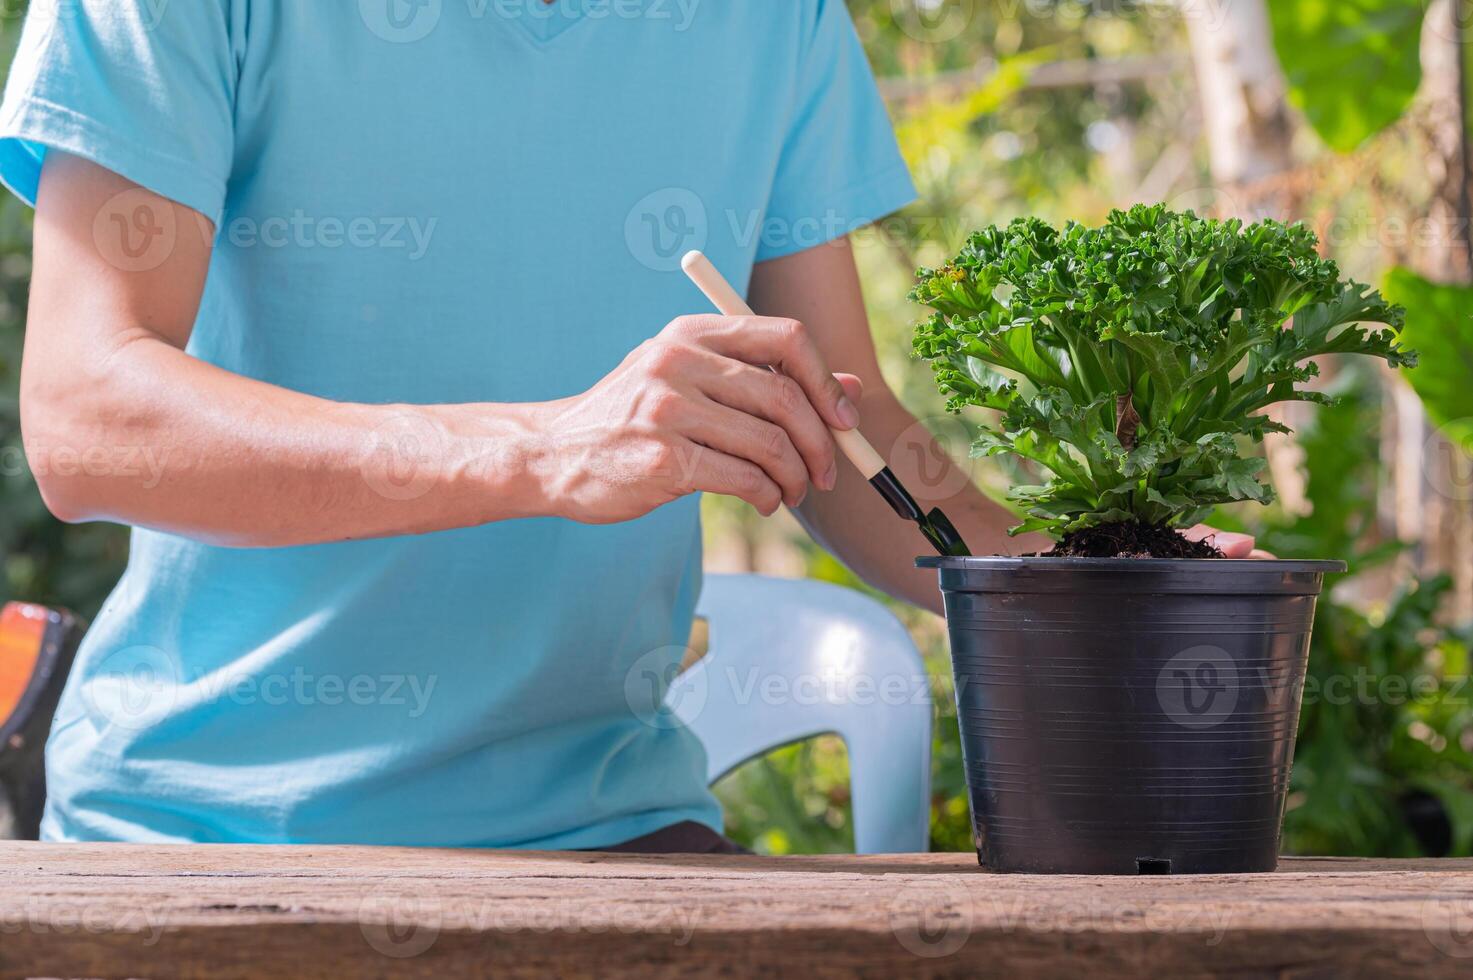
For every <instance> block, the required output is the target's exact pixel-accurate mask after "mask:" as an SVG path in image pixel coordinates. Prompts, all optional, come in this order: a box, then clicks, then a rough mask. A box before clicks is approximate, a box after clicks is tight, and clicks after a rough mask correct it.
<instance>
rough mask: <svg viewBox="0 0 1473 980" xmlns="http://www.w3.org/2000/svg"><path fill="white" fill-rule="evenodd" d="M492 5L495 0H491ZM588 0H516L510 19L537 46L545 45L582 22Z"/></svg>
mask: <svg viewBox="0 0 1473 980" xmlns="http://www.w3.org/2000/svg"><path fill="white" fill-rule="evenodd" d="M492 2H493V3H494V2H495V0H492ZM587 2H588V0H551V2H547V0H517V3H516V5H515V6H513V7H512V8H511V9H512V10H513V11H515V16H514V17H513V18H512V19H513V20H515V21H516V22H517V23H518V25H520V26H521V28H522V29H523V30H525V31H526V32H527V34H528V35H530V36H531V38H532V40H534V41H536V42H537V43H538V44H547V43H549V42H551V41H553V40H555V39H556V38H557V37H559V36H560V35H561V34H562V33H563V32H564V31H566V30H568V28H570V27H572V26H573V25H574V24H577V23H578V22H579V21H581V20H583V19H584V17H583V13H584V10H583V8H584V7H585V6H586V5H587Z"/></svg>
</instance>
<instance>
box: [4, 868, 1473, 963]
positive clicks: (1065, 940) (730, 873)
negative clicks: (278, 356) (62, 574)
mask: <svg viewBox="0 0 1473 980" xmlns="http://www.w3.org/2000/svg"><path fill="white" fill-rule="evenodd" d="M759 971H761V972H769V973H770V972H778V971H780V972H784V973H793V974H803V975H808V976H829V975H834V976H838V975H844V974H851V973H857V974H863V975H869V976H875V977H890V976H895V975H897V974H907V975H910V974H916V975H926V976H932V975H958V976H960V975H971V976H978V975H986V976H999V975H1001V976H1045V975H1068V976H1086V977H1089V978H1090V980H1098V978H1102V977H1108V976H1161V977H1176V976H1226V975H1232V976H1234V977H1253V976H1293V977H1340V976H1375V977H1396V976H1416V977H1460V978H1465V980H1466V978H1470V977H1473V861H1468V860H1460V861H1357V860H1348V859H1336V860H1330V859H1326V860H1308V859H1299V860H1286V861H1284V863H1283V866H1282V867H1281V869H1280V870H1279V872H1278V873H1276V874H1268V875H1240V876H1211V877H1206V876H1204V877H1136V878H1082V877H1036V876H1025V875H994V874H987V873H984V872H982V871H980V870H978V868H977V866H976V863H975V861H974V859H973V857H972V856H971V855H967V854H929V855H904V856H894V857H847V856H846V857H794V858H756V857H749V858H743V857H681V856H672V857H658V858H650V857H633V856H615V855H588V854H538V853H521V854H517V853H496V852H480V851H430V850H410V849H392V848H386V849H378V848H347V847H235V846H228V847H227V846H190V847H183V846H175V847H149V846H134V845H62V844H35V843H26V844H10V843H7V844H0V973H3V975H4V976H5V977H12V976H39V977H175V976H185V977H193V976H198V977H338V976H348V975H352V976H390V975H396V976H415V977H421V976H422V977H459V976H497V977H505V976H533V975H538V976H592V975H595V974H596V975H600V976H606V975H615V974H621V973H630V974H632V973H637V974H639V975H641V976H650V975H659V974H677V973H678V974H683V975H713V974H721V975H727V976H730V975H740V974H747V973H755V972H759Z"/></svg>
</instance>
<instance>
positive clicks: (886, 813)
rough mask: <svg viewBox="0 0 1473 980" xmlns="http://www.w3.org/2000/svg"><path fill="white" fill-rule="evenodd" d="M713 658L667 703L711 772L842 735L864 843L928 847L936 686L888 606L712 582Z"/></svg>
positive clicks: (751, 578)
mask: <svg viewBox="0 0 1473 980" xmlns="http://www.w3.org/2000/svg"><path fill="white" fill-rule="evenodd" d="M697 611H698V614H699V615H700V616H702V617H703V618H705V619H706V620H707V621H708V622H709V624H710V647H711V648H710V652H709V653H708V654H707V655H706V656H705V657H704V658H702V659H701V660H700V661H698V662H697V663H696V664H695V665H694V666H692V667H691V668H690V669H689V670H687V671H686V672H685V673H684V674H682V675H681V676H680V677H679V678H677V679H676V680H675V682H674V683H673V684H672V685H671V688H670V692H669V694H668V695H667V699H666V706H667V707H668V708H669V710H670V711H671V712H672V713H673V714H674V715H675V716H676V717H678V718H679V719H680V720H681V721H682V722H683V723H685V724H686V725H687V726H689V727H690V729H691V730H692V731H693V732H694V733H695V734H696V735H697V737H699V738H700V739H701V741H702V742H703V743H704V745H705V747H706V754H707V758H708V766H707V775H708V777H709V778H710V780H711V781H712V782H715V781H716V780H717V779H718V778H720V777H721V776H722V775H724V774H725V773H727V772H729V771H731V770H732V769H734V768H736V767H737V766H739V765H741V764H742V763H743V762H746V761H747V760H748V759H753V758H756V757H757V756H760V755H763V754H764V753H766V752H769V751H771V750H772V749H775V748H778V747H780V746H783V745H787V744H789V743H792V742H797V741H802V740H803V739H806V738H811V737H813V736H815V735H823V734H830V733H832V734H835V735H838V736H839V737H840V738H842V739H843V740H844V743H845V746H846V747H847V749H848V752H849V780H850V796H851V798H852V800H853V808H854V848H855V851H856V852H858V853H860V854H882V853H905V852H917V851H924V850H926V845H927V841H928V840H929V823H930V790H931V720H932V719H931V689H930V680H929V676H928V675H927V673H926V667H925V664H924V662H923V661H922V660H921V656H920V653H919V652H918V651H917V650H916V647H915V644H914V643H913V642H912V641H911V638H910V634H909V633H907V632H906V630H905V628H904V627H903V626H901V625H900V623H899V622H898V621H897V620H896V619H895V617H894V616H892V615H890V613H889V611H888V610H886V609H885V607H884V606H882V605H880V604H879V603H878V602H876V601H875V600H873V599H870V598H868V597H866V596H864V595H861V594H860V593H858V592H855V591H853V590H851V589H845V588H840V587H838V586H834V585H829V584H827V583H823V582H814V581H804V580H789V579H773V578H764V577H762V576H756V575H710V576H707V577H706V583H705V589H704V591H703V592H702V594H701V601H700V605H699V608H698V610H697Z"/></svg>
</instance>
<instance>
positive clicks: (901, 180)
mask: <svg viewBox="0 0 1473 980" xmlns="http://www.w3.org/2000/svg"><path fill="white" fill-rule="evenodd" d="M811 7H812V9H813V12H812V13H811V14H810V15H809V17H810V18H811V23H810V24H809V25H807V34H808V36H807V38H806V39H805V44H804V46H803V61H802V65H801V69H800V71H799V74H798V90H797V93H796V98H795V102H794V105H793V112H792V116H791V121H790V123H789V129H788V135H787V139H786V142H785V143H784V146H783V151H782V156H781V158H780V160H779V162H778V168H777V173H776V176H775V178H774V181H773V187H772V194H771V196H770V198H769V200H768V206H767V221H766V222H765V224H764V234H763V240H762V243H761V245H760V246H759V248H758V251H757V261H759V262H761V261H765V260H767V259H775V258H780V257H782V256H784V255H789V254H792V253H794V252H800V251H803V250H804V249H807V248H812V247H813V246H815V245H822V244H823V243H825V242H828V241H831V240H833V239H835V238H839V237H840V236H842V235H846V234H848V233H849V232H851V231H853V230H854V229H856V228H860V227H862V226H864V225H867V224H869V223H870V222H872V221H875V220H877V219H879V218H882V217H884V216H885V215H887V214H890V213H892V212H894V211H898V210H899V209H900V208H902V207H904V206H905V205H907V204H909V203H911V202H912V201H914V200H915V199H916V191H915V185H914V184H912V183H911V179H910V172H909V171H908V170H907V169H906V166H905V160H904V159H903V158H902V157H901V155H900V147H899V146H898V145H897V144H896V141H895V131H894V128H893V127H892V126H891V124H890V117H889V115H888V114H887V113H886V111H885V104H884V102H883V101H882V100H881V98H880V92H879V87H878V86H877V85H876V84H875V77H874V74H873V73H872V72H871V71H870V66H869V62H868V60H867V59H866V58H865V54H864V48H863V46H862V45H861V44H860V42H859V35H858V33H857V32H856V31H855V29H854V22H853V20H851V19H850V16H849V11H848V8H847V7H846V6H845V5H844V3H843V0H815V2H814V3H813V4H812V5H811Z"/></svg>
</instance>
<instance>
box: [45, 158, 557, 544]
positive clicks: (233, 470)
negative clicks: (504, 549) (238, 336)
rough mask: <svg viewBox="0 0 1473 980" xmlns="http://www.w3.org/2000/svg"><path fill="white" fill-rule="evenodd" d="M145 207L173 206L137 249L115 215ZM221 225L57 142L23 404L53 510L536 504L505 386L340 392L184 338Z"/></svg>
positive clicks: (267, 531) (352, 527) (152, 516)
mask: <svg viewBox="0 0 1473 980" xmlns="http://www.w3.org/2000/svg"><path fill="white" fill-rule="evenodd" d="M119 195H122V196H119ZM140 208H145V209H148V210H146V211H144V212H142V213H141V214H140V213H139V209H140ZM99 216H100V217H99ZM135 217H138V218H141V219H142V220H143V221H144V222H145V223H149V222H152V223H154V224H155V225H156V226H157V227H160V228H164V229H169V228H170V226H172V231H171V232H170V233H169V234H168V235H167V236H166V238H165V241H164V243H163V244H156V247H158V248H160V249H161V251H160V252H159V253H158V254H155V255H152V256H145V257H144V259H143V261H141V262H132V261H130V260H129V258H128V257H127V256H126V255H125V254H123V253H122V252H121V251H120V250H119V249H117V248H115V247H114V245H113V242H114V241H115V239H114V238H112V237H110V236H111V235H112V234H113V232H114V230H115V229H114V222H121V223H122V224H123V225H124V226H126V227H127V228H129V229H132V228H134V227H135V226H134V221H135ZM94 228H95V229H96V233H94ZM119 230H121V229H119ZM168 237H172V244H168V242H167V238H168ZM212 238H213V228H211V227H210V224H209V222H208V221H207V220H206V219H204V218H203V217H202V216H200V215H199V214H198V213H196V212H194V211H192V210H190V209H188V208H185V207H183V206H181V205H177V204H174V203H172V202H170V201H167V200H165V199H163V198H160V197H157V196H156V195H151V194H148V193H147V192H145V191H143V190H141V189H139V188H137V187H136V186H135V185H133V184H130V183H129V182H127V181H126V180H124V179H123V178H121V177H119V176H117V175H116V174H113V173H112V172H110V171H108V170H105V169H102V168H100V167H97V166H95V165H93V164H90V163H88V162H85V161H82V160H80V159H78V158H75V157H69V156H65V155H62V154H52V155H50V156H48V159H47V162H46V166H45V169H44V171H43V174H42V180H41V187H40V191H39V194H38V201H37V208H36V230H35V271H34V274H33V276H32V284H31V302H30V313H29V319H28V323H29V325H28V329H27V331H26V343H25V357H24V363H23V368H22V375H21V419H22V426H23V430H24V435H25V443H26V451H27V455H28V457H29V458H30V461H31V466H32V469H33V470H34V472H35V473H36V477H37V482H38V484H39V486H40V488H41V492H42V495H43V496H44V497H45V499H46V502H47V505H48V506H49V507H50V508H51V510H52V511H53V512H54V513H56V514H57V515H58V516H59V517H61V518H63V519H65V520H70V521H82V520H97V519H103V520H118V521H125V522H127V523H131V524H138V525H143V526H148V527H153V528H158V529H162V530H167V531H173V532H177V533H182V534H188V535H192V536H195V537H198V538H201V539H204V540H208V541H211V542H213V543H218V544H227V545H285V544H302V543H313V542H319V541H327V540H342V539H349V538H362V537H372V536H380V535H389V534H398V533H408V532H414V531H425V530H431V529H436V528H449V527H456V526H463V525H469V524H474V523H480V522H483V521H488V520H496V519H501V518H508V517H515V516H520V515H521V514H523V513H525V512H526V510H525V505H527V504H530V503H531V502H532V501H533V500H535V496H536V495H535V494H534V493H532V492H531V487H530V483H531V481H530V479H529V476H528V471H529V467H530V464H531V458H530V457H531V455H532V454H533V453H534V452H535V451H536V445H535V442H534V440H533V439H532V438H531V432H530V430H531V421H530V419H528V418H527V417H526V416H525V413H522V412H520V411H519V410H517V409H516V408H514V407H512V406H492V405H487V406H434V407H426V406H408V405H374V406H369V405H354V404H341V403H337V402H331V401H327V400H324V399H321V398H314V397H311V396H308V395H304V394H300V393H298V392H293V391H288V390H286V389H284V388H279V387H275V386H272V385H268V384H262V383H260V382H257V381H253V380H250V379H247V378H244V377H241V376H239V375H235V374H232V373H230V372H227V371H224V370H221V369H220V368H217V367H214V366H212V365H210V364H206V363H204V362H202V361H199V360H197V359H196V358H194V357H191V356H189V355H188V354H186V353H185V352H184V345H185V344H186V342H187V341H188V339H189V335H190V332H191V330H192V328H193V325H194V319H195V315H196V312H197V311H198V308H199V301H200V296H201V293H202V291H203V288H204V282H205V275H206V270H207V269H208V266H209V259H210V251H211V239H212ZM150 265H151V266H153V267H152V268H147V266H150ZM140 266H141V267H140ZM491 460H496V461H500V462H503V463H507V464H510V465H485V464H486V463H487V462H488V461H491Z"/></svg>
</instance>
